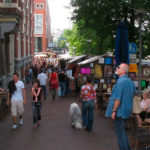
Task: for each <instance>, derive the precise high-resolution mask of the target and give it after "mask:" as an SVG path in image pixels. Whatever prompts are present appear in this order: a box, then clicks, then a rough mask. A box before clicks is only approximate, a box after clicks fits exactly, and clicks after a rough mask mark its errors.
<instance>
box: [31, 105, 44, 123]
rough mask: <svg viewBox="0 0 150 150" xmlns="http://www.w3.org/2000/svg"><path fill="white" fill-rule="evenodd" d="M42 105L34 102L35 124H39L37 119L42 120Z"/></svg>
mask: <svg viewBox="0 0 150 150" xmlns="http://www.w3.org/2000/svg"><path fill="white" fill-rule="evenodd" d="M41 107H42V106H37V105H36V104H35V103H32V110H33V124H37V121H40V120H41Z"/></svg>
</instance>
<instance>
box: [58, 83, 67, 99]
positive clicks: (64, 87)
mask: <svg viewBox="0 0 150 150" xmlns="http://www.w3.org/2000/svg"><path fill="white" fill-rule="evenodd" d="M59 85H60V88H61V96H65V91H66V83H65V82H60V83H59Z"/></svg>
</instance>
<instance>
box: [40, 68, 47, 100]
mask: <svg viewBox="0 0 150 150" xmlns="http://www.w3.org/2000/svg"><path fill="white" fill-rule="evenodd" d="M47 79H48V78H47V75H46V74H45V73H44V71H43V70H42V71H41V73H40V74H39V75H38V80H39V81H40V86H41V88H42V90H43V93H44V100H46V98H47V92H46V83H47Z"/></svg>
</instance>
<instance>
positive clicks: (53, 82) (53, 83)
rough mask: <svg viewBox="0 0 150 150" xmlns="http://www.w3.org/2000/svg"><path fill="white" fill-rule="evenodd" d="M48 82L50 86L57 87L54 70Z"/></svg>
mask: <svg viewBox="0 0 150 150" xmlns="http://www.w3.org/2000/svg"><path fill="white" fill-rule="evenodd" d="M50 83H51V86H50V88H58V80H57V73H55V72H54V73H52V74H51V78H50Z"/></svg>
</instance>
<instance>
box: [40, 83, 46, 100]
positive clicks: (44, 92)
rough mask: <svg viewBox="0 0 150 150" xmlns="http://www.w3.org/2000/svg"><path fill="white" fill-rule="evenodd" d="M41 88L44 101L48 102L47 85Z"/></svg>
mask: <svg viewBox="0 0 150 150" xmlns="http://www.w3.org/2000/svg"><path fill="white" fill-rule="evenodd" d="M41 88H42V91H43V94H44V99H45V100H46V98H47V92H46V85H41Z"/></svg>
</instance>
